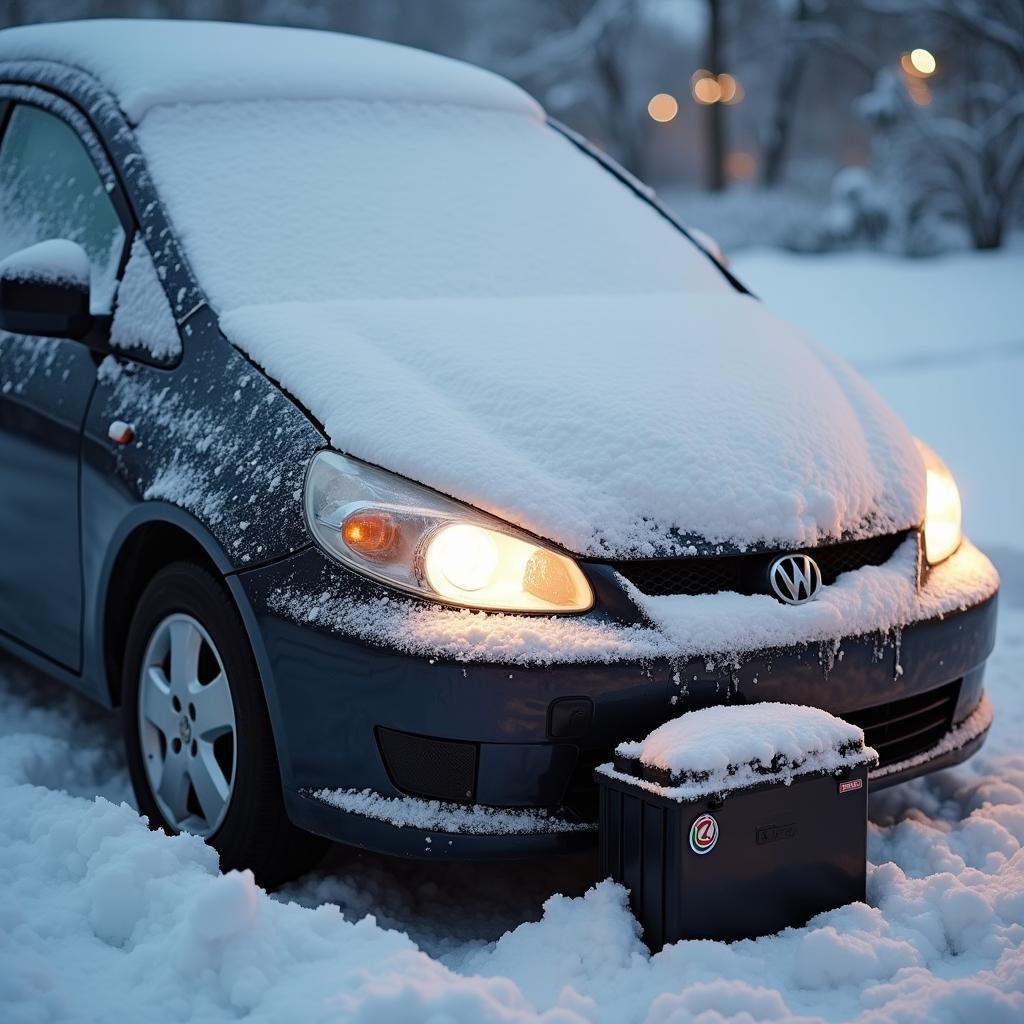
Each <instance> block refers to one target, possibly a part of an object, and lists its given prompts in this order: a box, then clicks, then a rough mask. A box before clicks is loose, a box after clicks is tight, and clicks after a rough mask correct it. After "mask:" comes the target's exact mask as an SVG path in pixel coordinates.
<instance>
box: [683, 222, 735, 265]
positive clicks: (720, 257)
mask: <svg viewBox="0 0 1024 1024" xmlns="http://www.w3.org/2000/svg"><path fill="white" fill-rule="evenodd" d="M686 230H687V231H689V232H690V234H691V235H692V236H693V240H694V241H695V242H696V243H697V244H698V245H699V246H700V247H701V248H702V249H704V250H705V251H706V252H707V253H708V254H709V255H710V256H711V257H712V259H714V261H715V262H716V263H717V264H718V265H719V266H721V267H724V268H725V269H726V270H728V269H729V257H728V256H726V255H725V250H724V249H723V248H722V247H721V246H720V245H719V244H718V242H717V241H716V240H715V239H714V238H712V237H711V235H709V234H708V233H707V232H706V231H701V229H700V228H692V227H690V226H689V225H687V227H686Z"/></svg>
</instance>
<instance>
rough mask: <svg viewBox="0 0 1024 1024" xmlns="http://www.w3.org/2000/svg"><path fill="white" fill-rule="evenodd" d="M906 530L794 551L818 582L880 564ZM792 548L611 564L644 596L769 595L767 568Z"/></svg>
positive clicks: (829, 581)
mask: <svg viewBox="0 0 1024 1024" xmlns="http://www.w3.org/2000/svg"><path fill="white" fill-rule="evenodd" d="M911 532H912V531H910V530H903V531H902V532H900V533H890V534H886V535H885V536H882V537H870V538H868V539H867V540H849V541H840V542H839V543H838V544H822V545H821V546H820V547H816V548H801V549H799V550H801V551H803V552H805V553H806V554H808V555H810V556H811V557H812V558H813V559H814V560H815V561H816V562H817V563H818V568H819V569H820V570H821V582H822V583H824V584H829V583H834V582H835V581H836V579H838V577H839V576H840V575H841V574H842V573H844V572H850V571H851V570H853V569H860V568H862V567H863V566H865V565H883V564H885V563H886V562H888V561H889V559H890V558H892V556H893V555H894V554H895V553H896V549H897V548H898V547H899V546H900V545H901V544H902V543H903V542H904V541H905V540H906V539H907V537H909V536H910V535H911ZM794 553H795V552H793V551H758V552H755V553H751V554H744V555H716V556H714V557H712V558H635V559H625V560H623V561H618V562H612V563H611V565H612V568H613V569H615V571H616V572H618V573H620V574H621V575H622V576H625V578H626V579H627V580H629V582H630V583H632V584H633V586H635V587H636V588H637V590H640V591H641V592H643V593H644V594H650V595H651V596H658V595H664V594H717V593H718V592H719V591H721V590H730V591H733V592H735V593H737V594H767V593H771V590H770V588H769V585H768V569H769V567H770V566H771V564H772V562H773V561H774V560H775V559H776V558H778V557H779V555H784V554H794Z"/></svg>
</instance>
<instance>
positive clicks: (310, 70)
mask: <svg viewBox="0 0 1024 1024" xmlns="http://www.w3.org/2000/svg"><path fill="white" fill-rule="evenodd" d="M12 61H46V62H51V63H56V64H59V65H64V66H66V67H70V68H76V69H78V70H79V71H85V72H87V73H88V74H89V75H91V76H93V77H94V78H96V79H98V80H99V81H100V82H101V83H102V85H103V86H105V87H106V88H107V89H108V90H110V92H112V93H113V94H114V96H115V97H116V99H117V102H118V105H119V106H120V107H121V109H122V110H123V111H124V113H125V115H126V116H127V118H128V120H129V121H130V122H132V123H133V124H137V123H139V122H140V121H141V120H142V118H143V117H144V116H145V114H146V112H147V111H148V110H150V109H152V108H153V107H156V106H163V105H167V104H174V103H204V102H215V101H218V100H266V99H284V100H323V99H352V100H365V101H385V102H394V103H421V104H450V105H456V106H468V107H475V108H485V109H494V110H501V111H507V112H515V113H522V114H526V115H529V116H533V117H543V112H542V111H541V109H540V107H539V106H538V105H537V104H536V103H535V102H534V100H532V99H531V98H530V97H529V96H528V95H527V94H526V93H525V92H523V91H522V90H521V89H520V88H519V87H518V86H516V85H514V84H513V83H511V82H509V81H507V80H506V79H503V78H501V77H499V76H498V75H495V74H493V73H491V72H489V71H485V70H483V69H482V68H477V67H473V66H472V65H470V64H465V63H463V62H461V61H456V60H452V59H450V58H448V57H441V56H439V55H437V54H432V53H426V52H424V51H422V50H414V49H411V48H409V47H405V46H397V45H395V44H393V43H385V42H381V41H379V40H376V39H367V38H364V37H361V36H351V35H343V34H341V33H338V32H320V31H315V30H311V29H294V28H275V27H270V26H265V25H239V24H229V23H225V22H214V21H161V20H157V19H142V18H136V19H120V20H119V19H96V20H91V21H72V22H57V23H51V24H42V25H26V26H21V27H18V28H11V29H5V30H4V31H2V32H0V75H2V74H3V73H4V72H3V63H5V62H12Z"/></svg>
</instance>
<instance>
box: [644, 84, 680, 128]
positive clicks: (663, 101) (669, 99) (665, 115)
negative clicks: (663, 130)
mask: <svg viewBox="0 0 1024 1024" xmlns="http://www.w3.org/2000/svg"><path fill="white" fill-rule="evenodd" d="M647 113H648V114H650V115H651V118H652V119H653V120H655V121H659V122H661V123H662V124H664V123H665V122H666V121H671V120H672V119H673V118H674V117H675V116H676V114H678V113H679V103H678V101H677V100H676V98H675V96H670V95H669V94H668V93H667V92H659V93H658V94H657V95H656V96H652V97H651V100H650V102H649V103H648V104H647Z"/></svg>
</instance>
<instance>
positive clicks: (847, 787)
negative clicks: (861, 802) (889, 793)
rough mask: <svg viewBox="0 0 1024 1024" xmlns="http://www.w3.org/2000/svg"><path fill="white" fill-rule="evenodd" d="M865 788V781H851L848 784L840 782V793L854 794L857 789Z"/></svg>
mask: <svg viewBox="0 0 1024 1024" xmlns="http://www.w3.org/2000/svg"><path fill="white" fill-rule="evenodd" d="M863 788H864V780H863V779H850V780H849V781H847V782H840V783H839V792H840V793H852V792H853V791H854V790H855V789H863Z"/></svg>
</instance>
